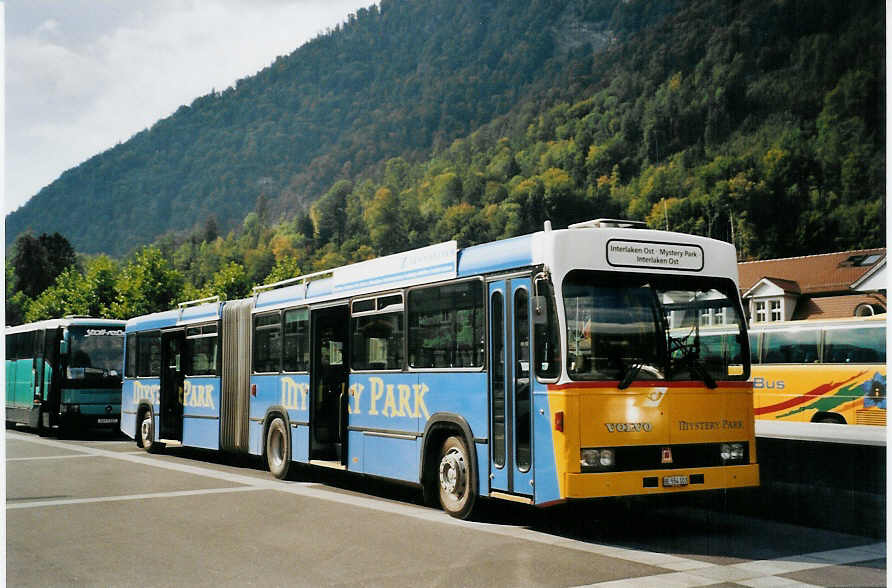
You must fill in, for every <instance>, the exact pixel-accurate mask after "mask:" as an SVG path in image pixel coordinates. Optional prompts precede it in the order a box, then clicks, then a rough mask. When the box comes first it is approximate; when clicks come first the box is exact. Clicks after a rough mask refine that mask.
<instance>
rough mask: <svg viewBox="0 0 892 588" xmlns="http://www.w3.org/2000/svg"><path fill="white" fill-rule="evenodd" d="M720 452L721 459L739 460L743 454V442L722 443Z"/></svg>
mask: <svg viewBox="0 0 892 588" xmlns="http://www.w3.org/2000/svg"><path fill="white" fill-rule="evenodd" d="M720 453H721V457H722V461H741V460H743V458H744V455H745V452H744V447H743V443H722V447H721V449H720Z"/></svg>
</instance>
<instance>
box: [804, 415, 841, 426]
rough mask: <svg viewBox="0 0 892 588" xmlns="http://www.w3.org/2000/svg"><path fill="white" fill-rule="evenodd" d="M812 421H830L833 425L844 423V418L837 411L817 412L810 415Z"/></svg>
mask: <svg viewBox="0 0 892 588" xmlns="http://www.w3.org/2000/svg"><path fill="white" fill-rule="evenodd" d="M811 422H813V423H830V424H834V425H845V424H847V423H846V418H845V417H844V416H842V415H841V414H839V413H837V412H818V413H815V416H813V417H812V419H811Z"/></svg>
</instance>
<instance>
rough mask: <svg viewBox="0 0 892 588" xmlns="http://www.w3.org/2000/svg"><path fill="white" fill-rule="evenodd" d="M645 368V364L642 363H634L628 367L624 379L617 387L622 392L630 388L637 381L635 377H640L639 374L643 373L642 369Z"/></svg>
mask: <svg viewBox="0 0 892 588" xmlns="http://www.w3.org/2000/svg"><path fill="white" fill-rule="evenodd" d="M642 367H644V363H643V362H641V361H634V362H632V363H631V364H630V365H629V366H628V367H625V368H623V377H622V379H621V380H620V381H619V384H618V385H617V386H616V387H617V388H619V389H620V390H625V389H626V388H628V387H629V386H631V385H632V380H634V379H635V376H637V375H638V372H640V371H641V368H642Z"/></svg>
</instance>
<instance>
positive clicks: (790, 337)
mask: <svg viewBox="0 0 892 588" xmlns="http://www.w3.org/2000/svg"><path fill="white" fill-rule="evenodd" d="M820 334H821V332H820V331H818V330H817V329H811V330H805V331H766V332H765V333H764V334H763V341H762V346H763V358H764V361H765V363H817V362H818V360H819V359H820V355H818V339H819V338H820Z"/></svg>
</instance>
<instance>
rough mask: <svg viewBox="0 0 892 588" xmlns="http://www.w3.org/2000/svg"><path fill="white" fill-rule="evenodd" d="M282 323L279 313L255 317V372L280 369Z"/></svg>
mask: <svg viewBox="0 0 892 588" xmlns="http://www.w3.org/2000/svg"><path fill="white" fill-rule="evenodd" d="M281 361H282V323H281V317H280V315H279V313H278V312H277V313H274V314H265V315H259V316H255V317H254V372H255V373H274V372H278V371H280V370H279V368H280V364H281Z"/></svg>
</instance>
